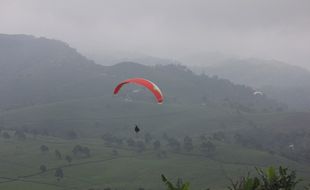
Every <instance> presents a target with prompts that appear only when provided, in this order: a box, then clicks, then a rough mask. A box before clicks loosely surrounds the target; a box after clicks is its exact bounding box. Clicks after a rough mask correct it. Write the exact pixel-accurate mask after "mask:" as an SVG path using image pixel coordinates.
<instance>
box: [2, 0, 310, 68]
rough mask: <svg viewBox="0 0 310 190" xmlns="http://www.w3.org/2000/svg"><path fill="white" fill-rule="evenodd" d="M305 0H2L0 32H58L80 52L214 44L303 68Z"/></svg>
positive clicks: (179, 51) (178, 52) (210, 48)
mask: <svg viewBox="0 0 310 190" xmlns="http://www.w3.org/2000/svg"><path fill="white" fill-rule="evenodd" d="M309 8H310V2H309V1H306V0H301V1H298V2H296V1H294V2H293V1H290V0H275V1H272V2H271V1H266V0H264V1H259V0H255V1H244V0H236V1H228V0H220V1H219V0H217V1H210V0H207V1H199V0H194V1H186V0H170V1H158V0H157V1H147V2H146V1H139V0H132V1H118V0H113V1H112V0H108V1H97V0H94V1H81V0H78V1H73V0H70V1H59V0H58V1H51V0H47V1H44V2H42V1H39V0H30V1H18V0H1V1H0V33H7V34H30V35H35V36H37V37H39V36H44V37H47V38H53V39H58V40H62V41H65V42H67V43H69V44H70V45H71V46H72V47H74V48H77V49H78V50H79V51H80V52H82V53H83V54H86V55H89V54H97V55H100V54H108V53H109V52H133V53H139V54H146V55H151V56H158V57H163V58H169V59H174V58H176V59H178V58H180V57H183V56H191V55H194V54H200V53H206V52H217V53H220V54H223V55H233V56H237V57H241V58H248V57H256V58H262V59H275V60H279V61H284V62H287V63H290V64H293V65H299V66H304V67H308V68H309V63H308V62H309V60H310V54H309V53H308V51H309V49H310V36H309V33H310V20H309V16H310V12H309Z"/></svg>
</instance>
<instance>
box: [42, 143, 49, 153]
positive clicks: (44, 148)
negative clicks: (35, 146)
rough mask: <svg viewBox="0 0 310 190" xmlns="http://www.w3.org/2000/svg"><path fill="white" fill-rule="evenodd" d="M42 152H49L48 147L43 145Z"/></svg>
mask: <svg viewBox="0 0 310 190" xmlns="http://www.w3.org/2000/svg"><path fill="white" fill-rule="evenodd" d="M40 150H41V152H43V153H46V152H48V151H49V148H48V147H47V146H46V145H41V147H40Z"/></svg>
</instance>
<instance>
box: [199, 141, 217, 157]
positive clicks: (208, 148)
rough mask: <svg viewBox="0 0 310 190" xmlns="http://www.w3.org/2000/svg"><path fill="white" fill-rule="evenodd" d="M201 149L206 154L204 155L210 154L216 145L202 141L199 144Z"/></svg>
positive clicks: (213, 151)
mask: <svg viewBox="0 0 310 190" xmlns="http://www.w3.org/2000/svg"><path fill="white" fill-rule="evenodd" d="M200 149H201V151H202V152H203V153H204V154H205V155H206V156H211V155H213V154H214V153H215V150H216V146H215V145H214V144H213V143H212V142H211V141H208V142H203V143H202V144H201V145H200Z"/></svg>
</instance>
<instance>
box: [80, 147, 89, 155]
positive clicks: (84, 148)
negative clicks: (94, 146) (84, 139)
mask: <svg viewBox="0 0 310 190" xmlns="http://www.w3.org/2000/svg"><path fill="white" fill-rule="evenodd" d="M82 153H83V154H84V156H86V157H90V149H89V148H88V147H86V146H85V147H82Z"/></svg>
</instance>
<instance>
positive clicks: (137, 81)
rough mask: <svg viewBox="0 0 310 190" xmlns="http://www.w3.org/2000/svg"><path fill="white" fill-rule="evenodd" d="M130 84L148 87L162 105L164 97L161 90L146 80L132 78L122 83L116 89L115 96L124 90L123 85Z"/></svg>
mask: <svg viewBox="0 0 310 190" xmlns="http://www.w3.org/2000/svg"><path fill="white" fill-rule="evenodd" d="M128 83H134V84H138V85H141V86H144V87H146V88H147V89H149V90H150V91H151V92H152V93H153V94H154V96H155V98H156V100H157V103H159V104H161V103H162V102H163V101H164V96H163V94H162V92H161V90H160V89H159V87H158V86H157V85H156V84H154V83H153V82H151V81H149V80H147V79H144V78H130V79H127V80H124V81H122V82H121V83H119V84H118V85H117V86H116V87H115V89H114V94H117V93H118V92H119V91H120V89H121V88H122V86H123V85H125V84H128Z"/></svg>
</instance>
